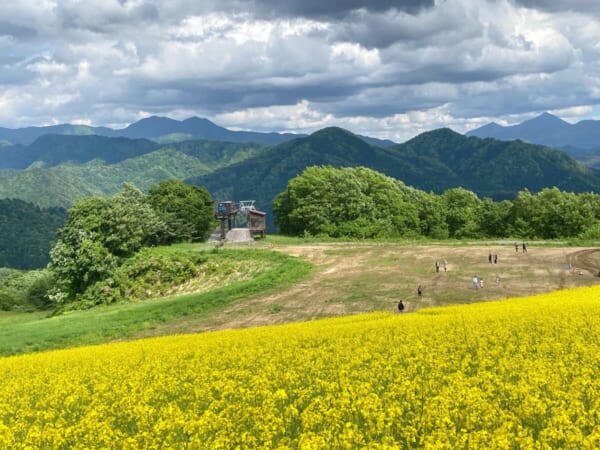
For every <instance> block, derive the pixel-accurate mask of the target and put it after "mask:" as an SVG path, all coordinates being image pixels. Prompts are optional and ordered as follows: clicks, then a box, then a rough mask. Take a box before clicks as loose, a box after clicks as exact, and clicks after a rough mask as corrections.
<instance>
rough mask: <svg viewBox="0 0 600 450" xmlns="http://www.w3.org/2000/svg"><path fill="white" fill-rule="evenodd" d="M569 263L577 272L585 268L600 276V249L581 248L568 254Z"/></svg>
mask: <svg viewBox="0 0 600 450" xmlns="http://www.w3.org/2000/svg"><path fill="white" fill-rule="evenodd" d="M568 261H569V264H570V265H571V266H572V267H573V270H574V271H575V272H577V273H579V271H581V270H585V271H587V272H589V273H590V274H592V275H598V276H600V249H597V248H592V249H586V250H579V251H576V252H573V253H571V254H569V255H568Z"/></svg>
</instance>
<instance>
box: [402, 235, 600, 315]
mask: <svg viewBox="0 0 600 450" xmlns="http://www.w3.org/2000/svg"><path fill="white" fill-rule="evenodd" d="M521 249H522V251H523V253H527V243H526V242H525V241H523V243H522V244H521ZM518 251H519V243H518V242H515V252H518ZM488 262H489V263H490V264H498V255H497V254H496V253H492V252H489V253H488ZM442 267H443V268H444V272H447V271H448V261H447V260H446V258H444V259H443V260H441V261H440V260H439V259H436V260H435V271H436V272H439V271H440V268H442ZM598 276H600V272H599V273H598ZM471 281H472V283H473V289H475V290H478V289H483V287H484V282H483V278H481V277H478V276H477V275H473V278H472V279H471ZM499 283H500V277H498V276H497V277H496V284H499ZM417 296H418V297H419V298H421V297H422V296H423V287H422V286H421V285H419V287H418V288H417ZM404 309H405V305H404V303H403V302H402V300H400V302H399V303H398V312H402V311H404Z"/></svg>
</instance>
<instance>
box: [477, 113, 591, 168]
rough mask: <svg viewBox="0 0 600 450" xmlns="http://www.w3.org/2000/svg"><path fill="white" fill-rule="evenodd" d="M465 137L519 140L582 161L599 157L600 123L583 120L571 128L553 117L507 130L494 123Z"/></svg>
mask: <svg viewBox="0 0 600 450" xmlns="http://www.w3.org/2000/svg"><path fill="white" fill-rule="evenodd" d="M466 135H467V136H475V137H480V138H494V139H501V140H504V141H507V140H515V139H520V140H522V141H525V142H530V143H533V144H541V145H547V146H548V147H552V148H557V149H561V150H563V151H565V152H566V153H568V154H569V155H571V156H572V157H574V158H581V159H584V158H586V157H589V156H592V155H594V154H598V153H600V120H582V121H580V122H578V123H575V124H570V123H569V122H566V121H564V120H562V119H560V118H559V117H556V116H554V115H552V114H550V113H543V114H541V115H540V116H538V117H535V118H533V119H530V120H527V121H525V122H522V123H520V124H518V125H511V126H506V127H505V126H502V125H499V124H497V123H495V122H492V123H489V124H487V125H484V126H483V127H480V128H477V129H475V130H471V131H469V132H467V133H466Z"/></svg>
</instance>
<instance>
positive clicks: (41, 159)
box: [0, 134, 160, 169]
mask: <svg viewBox="0 0 600 450" xmlns="http://www.w3.org/2000/svg"><path fill="white" fill-rule="evenodd" d="M159 147H160V145H159V144H157V143H156V142H152V141H149V140H147V139H127V138H107V137H103V136H93V135H92V136H62V135H53V134H51V135H45V136H42V137H40V138H39V139H37V140H36V141H35V142H33V143H32V144H31V145H26V146H25V145H15V146H12V147H5V148H2V149H0V168H2V169H26V168H27V167H29V166H30V165H31V164H33V163H37V165H38V166H42V167H52V166H56V165H59V164H62V163H65V162H72V163H78V164H81V163H86V162H88V161H91V160H94V159H98V160H101V161H104V162H105V163H107V164H114V163H117V162H120V161H123V160H125V159H129V158H135V157H137V156H141V155H144V154H146V153H150V152H152V151H154V150H156V149H158V148H159Z"/></svg>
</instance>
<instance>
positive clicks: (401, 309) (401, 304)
mask: <svg viewBox="0 0 600 450" xmlns="http://www.w3.org/2000/svg"><path fill="white" fill-rule="evenodd" d="M402 311H404V303H402V300H400V301H399V302H398V312H402Z"/></svg>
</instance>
